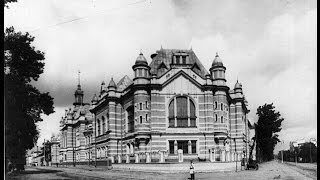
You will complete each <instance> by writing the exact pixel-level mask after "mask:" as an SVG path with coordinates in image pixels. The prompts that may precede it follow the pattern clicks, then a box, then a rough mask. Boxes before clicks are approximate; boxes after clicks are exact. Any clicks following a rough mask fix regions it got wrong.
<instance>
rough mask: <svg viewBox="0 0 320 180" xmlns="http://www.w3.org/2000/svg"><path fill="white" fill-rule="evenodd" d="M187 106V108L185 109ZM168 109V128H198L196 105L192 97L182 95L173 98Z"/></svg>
mask: <svg viewBox="0 0 320 180" xmlns="http://www.w3.org/2000/svg"><path fill="white" fill-rule="evenodd" d="M178 106H179V109H178ZM185 106H186V108H183V107H185ZM167 108H168V109H167V110H168V124H169V125H168V128H196V127H197V113H196V112H197V108H196V103H195V102H194V100H193V99H192V98H191V97H190V96H185V95H182V96H175V97H173V98H172V99H171V100H170V101H169V103H168V107H167ZM185 110H186V111H185Z"/></svg>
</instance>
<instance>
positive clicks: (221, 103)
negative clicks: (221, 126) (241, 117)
mask: <svg viewBox="0 0 320 180" xmlns="http://www.w3.org/2000/svg"><path fill="white" fill-rule="evenodd" d="M221 111H223V104H222V103H221Z"/></svg>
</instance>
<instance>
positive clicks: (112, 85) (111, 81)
mask: <svg viewBox="0 0 320 180" xmlns="http://www.w3.org/2000/svg"><path fill="white" fill-rule="evenodd" d="M109 87H116V83H115V82H114V81H113V77H111V80H110V83H109V85H108V88H109Z"/></svg>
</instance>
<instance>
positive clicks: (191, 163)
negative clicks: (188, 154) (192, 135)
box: [190, 160, 194, 179]
mask: <svg viewBox="0 0 320 180" xmlns="http://www.w3.org/2000/svg"><path fill="white" fill-rule="evenodd" d="M190 176H191V177H190V179H194V164H193V161H192V160H191V161H190Z"/></svg>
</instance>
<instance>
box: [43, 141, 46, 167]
mask: <svg viewBox="0 0 320 180" xmlns="http://www.w3.org/2000/svg"><path fill="white" fill-rule="evenodd" d="M45 142H46V140H45V139H43V164H44V166H45V164H46V150H45V147H46V145H45Z"/></svg>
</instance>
